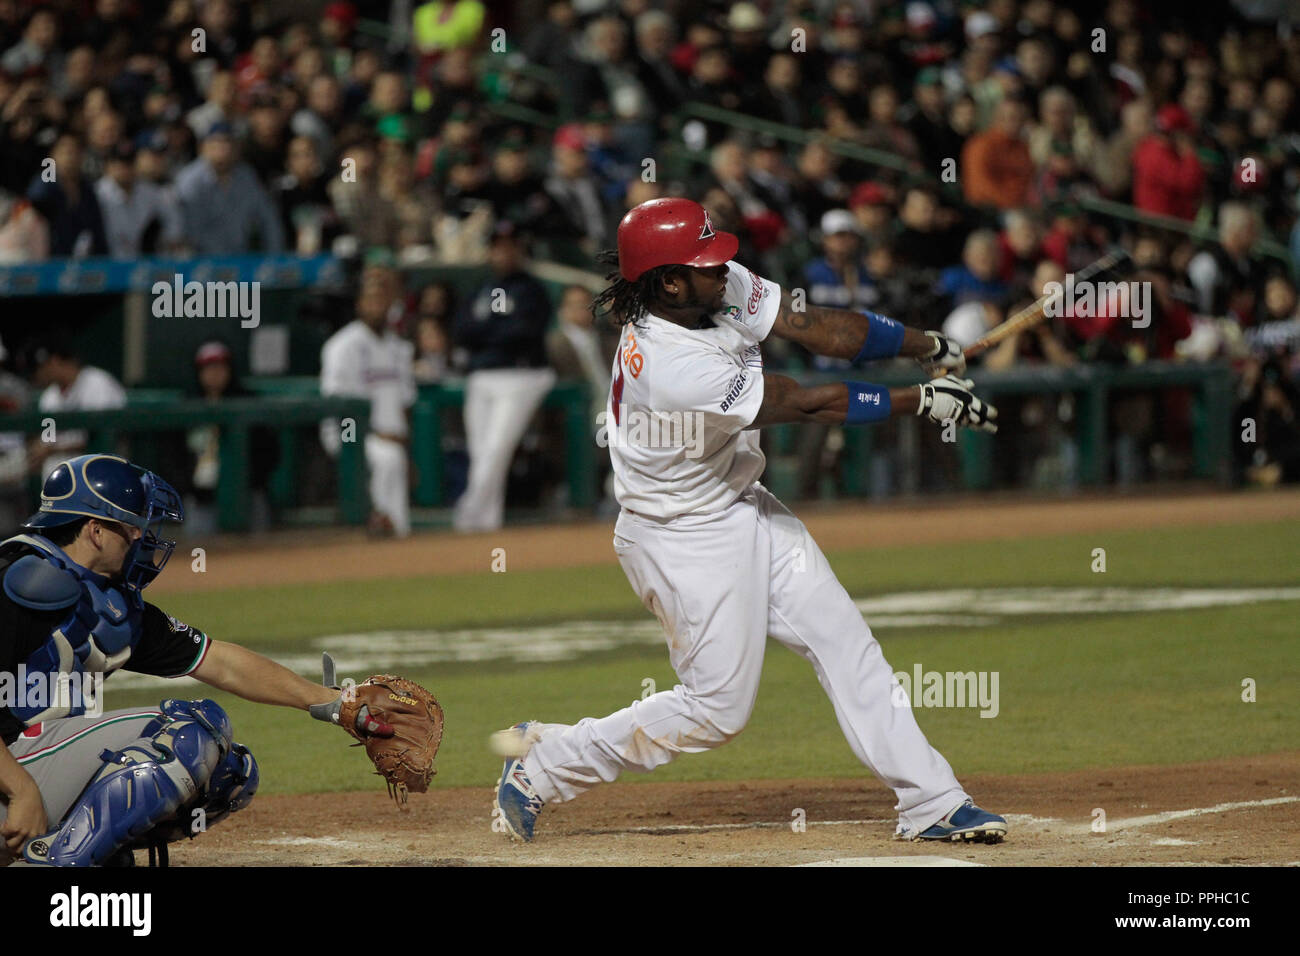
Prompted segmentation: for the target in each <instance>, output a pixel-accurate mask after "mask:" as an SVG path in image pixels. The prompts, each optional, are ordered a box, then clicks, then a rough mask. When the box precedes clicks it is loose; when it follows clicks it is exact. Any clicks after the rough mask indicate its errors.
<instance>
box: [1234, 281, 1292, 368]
mask: <svg viewBox="0 0 1300 956" xmlns="http://www.w3.org/2000/svg"><path fill="white" fill-rule="evenodd" d="M1245 339H1246V345H1247V346H1248V347H1249V348H1250V350H1251V352H1252V353H1253V354H1255V355H1258V356H1263V357H1264V358H1273V359H1276V360H1277V361H1278V362H1279V363H1281V365H1282V367H1283V368H1284V369H1286V371H1287V373H1288V375H1289V376H1290V377H1291V378H1296V377H1297V376H1298V375H1300V308H1297V299H1296V287H1295V283H1293V282H1292V281H1291V279H1290V278H1288V277H1287V276H1285V275H1274V276H1270V277H1269V280H1268V282H1266V283H1265V284H1264V314H1263V316H1262V319H1261V321H1260V322H1259V323H1258V324H1257V325H1256V326H1254V327H1253V328H1251V329H1248V330H1247V331H1246V336H1245Z"/></svg>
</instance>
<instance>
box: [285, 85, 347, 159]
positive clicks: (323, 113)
mask: <svg viewBox="0 0 1300 956" xmlns="http://www.w3.org/2000/svg"><path fill="white" fill-rule="evenodd" d="M342 107H343V97H342V94H341V93H340V90H339V81H338V80H337V79H335V78H334V77H332V76H329V75H325V76H317V77H314V78H313V79H312V80H311V82H310V83H309V84H308V85H307V101H306V103H305V105H304V106H303V107H302V109H300V110H298V111H297V112H296V113H294V114H293V118H292V119H291V120H290V122H289V129H290V130H291V131H292V132H293V134H294V135H295V136H310V137H311V138H312V139H313V140H315V142H316V151H317V155H318V156H321V157H325V156H332V155H333V154H334V130H335V129H336V128H337V127H338V126H339V125H340V123H341V122H342Z"/></svg>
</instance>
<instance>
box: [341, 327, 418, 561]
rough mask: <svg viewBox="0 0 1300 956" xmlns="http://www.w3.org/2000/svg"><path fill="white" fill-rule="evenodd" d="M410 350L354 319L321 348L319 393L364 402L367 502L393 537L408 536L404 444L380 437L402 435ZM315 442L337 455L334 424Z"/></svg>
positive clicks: (410, 380) (411, 395) (411, 376)
mask: <svg viewBox="0 0 1300 956" xmlns="http://www.w3.org/2000/svg"><path fill="white" fill-rule="evenodd" d="M414 363H415V347H414V346H413V345H412V344H411V343H410V342H408V341H406V340H405V339H403V338H402V337H401V336H399V335H397V334H396V333H394V332H392V331H387V330H386V331H384V333H383V334H382V335H376V334H375V332H373V331H372V330H371V329H370V327H369V326H367V325H366V324H365V323H364V322H362V321H361V320H360V319H356V320H354V321H352V322H349V323H348V324H347V325H345V326H343V328H341V329H339V330H338V331H337V332H335V333H334V334H333V335H332V336H330V338H329V340H328V341H327V342H326V343H325V345H324V346H323V347H322V348H321V373H320V391H321V394H322V395H349V396H356V397H359V398H368V399H370V433H369V434H367V435H366V436H365V442H366V463H367V464H368V465H369V467H370V502H371V505H372V506H373V507H374V509H375V510H376V511H378V512H380V513H381V514H384V515H387V516H388V518H389V520H390V521H392V523H393V530H394V532H396V534H398V535H399V536H405V535H407V534H410V532H411V499H410V491H409V488H408V484H409V482H408V480H407V465H406V446H405V445H403V444H402V443H401V442H400V441H396V440H394V439H393V438H389V437H385V436H399V437H403V436H405V435H406V434H407V432H408V426H407V422H406V410H407V408H409V407H410V406H411V405H412V404H413V403H414V402H415V368H414ZM321 443H322V444H323V445H324V446H325V449H326V451H328V452H329V453H330V454H332V455H333V454H338V449H339V445H340V435H339V423H338V422H337V421H326V422H322V423H321Z"/></svg>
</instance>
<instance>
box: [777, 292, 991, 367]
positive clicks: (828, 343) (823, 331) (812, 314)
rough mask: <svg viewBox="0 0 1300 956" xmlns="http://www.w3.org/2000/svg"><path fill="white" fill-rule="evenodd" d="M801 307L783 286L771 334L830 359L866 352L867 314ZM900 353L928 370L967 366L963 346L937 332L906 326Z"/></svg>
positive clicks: (868, 326) (823, 307)
mask: <svg viewBox="0 0 1300 956" xmlns="http://www.w3.org/2000/svg"><path fill="white" fill-rule="evenodd" d="M802 306H803V307H802V308H799V309H796V308H795V303H794V298H793V296H791V295H790V293H789V291H787V290H784V289H783V290H782V291H781V307H780V310H779V311H778V312H777V315H776V321H775V323H774V324H773V325H772V333H771V334H773V335H777V336H780V337H781V338H783V339H789V340H790V341H791V342H796V343H798V344H799V345H802V346H803V347H804V348H806V349H807V350H808V351H810V352H812V353H814V354H816V355H826V356H829V357H831V358H842V359H853V358H857V357H858V355H859V353H861V352H862V351H863V347H864V346H865V345H866V344H867V337H868V335H870V334H872V333H871V320H870V319H868V317H867V316H866V315H864V314H862V313H860V312H851V311H849V310H848V309H831V308H826V307H825V306H820V305H808V304H802ZM891 354H892V352H891ZM898 354H899V355H901V356H904V357H906V358H915V359H917V360H918V361H920V362H921V364H922V365H923V366H925V367H927V370H929V366H930V365H934V366H936V367H942V369H943V370H944V371H948V370H955V371H962V370H964V369H965V367H966V363H965V360H964V359H962V358H961V349H959V348H957V346H955V345H954V344H953V343H951V342H950V341H948V339H946V338H944V337H943V336H942V335H940V334H939V333H938V332H919V331H917V330H916V329H911V328H905V329H904V330H903V342H902V346H901V347H900V348H899V351H898Z"/></svg>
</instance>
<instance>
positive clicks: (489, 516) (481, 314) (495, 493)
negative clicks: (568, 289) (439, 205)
mask: <svg viewBox="0 0 1300 956" xmlns="http://www.w3.org/2000/svg"><path fill="white" fill-rule="evenodd" d="M523 257H524V248H523V241H522V240H521V238H520V236H519V234H518V231H517V227H516V226H515V224H513V223H510V222H502V223H499V224H498V225H497V227H496V229H495V230H494V231H493V234H492V242H491V246H490V247H489V251H488V264H489V266H490V268H491V276H490V277H489V278H488V280H487V281H486V282H484V283H483V284H482V285H480V286H479V287H478V289H476V290H475V291H474V293H473V294H472V295H471V296H470V297H469V298H468V299H467V300H466V301H465V303H464V305H462V306H461V309H460V312H459V313H458V314H457V316H456V324H455V327H454V329H453V332H452V336H453V340H454V342H455V344H456V346H457V347H459V348H463V349H465V350H466V351H467V352H468V357H469V358H468V361H469V375H468V377H467V379H466V382H465V439H466V442H467V444H468V447H469V480H468V484H467V487H466V489H465V493H464V494H463V495H462V496H461V497H460V500H458V501H457V502H456V508H455V514H454V517H453V520H452V523H453V526H454V527H455V528H456V530H457V531H492V530H495V529H497V528H499V527H501V524H502V522H503V519H504V517H505V497H506V475H507V473H508V472H509V470H510V462H511V460H512V458H513V457H514V453H515V448H516V447H517V446H518V445H519V441H520V439H521V438H522V437H523V434H524V431H525V429H527V428H528V424H529V422H530V421H532V418H533V414H534V413H535V412H536V411H537V409H538V407H539V406H540V405H541V403H542V400H543V399H544V398H545V397H546V394H547V393H548V392H549V391H550V390H551V386H552V385H554V383H555V372H554V370H553V369H551V368H550V367H549V366H548V365H547V362H546V329H547V326H548V325H549V324H550V319H551V304H550V300H549V299H548V298H547V295H546V289H545V287H544V286H543V285H542V284H541V283H540V282H538V281H537V280H536V279H535V278H533V277H532V276H531V275H529V274H528V272H527V271H526V270H525V269H524V261H523Z"/></svg>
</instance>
